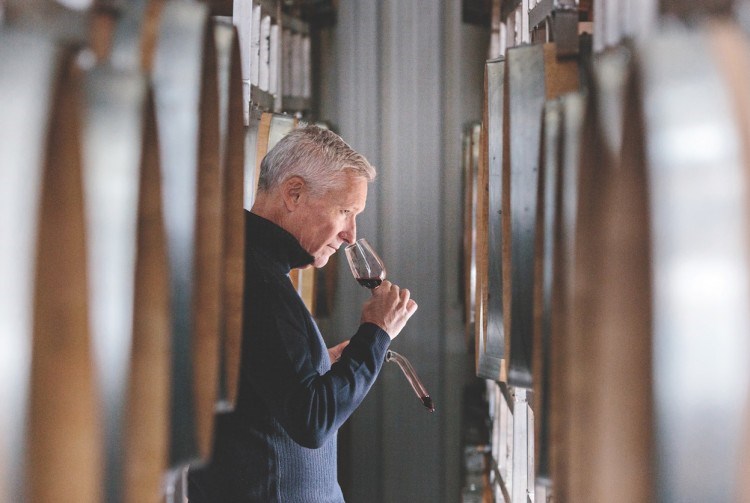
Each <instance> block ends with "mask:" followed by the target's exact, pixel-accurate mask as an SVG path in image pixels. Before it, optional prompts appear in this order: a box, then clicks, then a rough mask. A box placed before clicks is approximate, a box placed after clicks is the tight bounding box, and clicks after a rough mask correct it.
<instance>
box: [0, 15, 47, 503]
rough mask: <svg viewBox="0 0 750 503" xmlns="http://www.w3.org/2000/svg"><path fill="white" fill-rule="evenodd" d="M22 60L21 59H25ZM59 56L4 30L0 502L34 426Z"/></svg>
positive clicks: (17, 489)
mask: <svg viewBox="0 0 750 503" xmlns="http://www.w3.org/2000/svg"><path fill="white" fill-rule="evenodd" d="M19 56H21V57H19ZM59 59H60V55H59V50H58V49H57V47H56V46H55V44H53V43H52V41H51V40H49V39H47V38H45V37H35V36H33V35H31V34H24V33H22V32H17V31H14V30H11V29H8V28H3V29H2V30H0V67H2V68H3V71H2V72H1V73H0V89H2V90H3V98H2V99H0V204H2V211H0V236H1V237H0V239H2V242H3V244H2V246H0V333H1V334H2V337H0V346H2V348H1V349H0V430H2V431H3V435H0V500H2V501H19V500H21V499H22V498H23V497H22V493H23V480H24V473H23V472H22V467H23V466H24V465H25V452H26V451H25V445H24V444H25V441H24V433H25V431H24V424H26V422H27V420H28V393H29V380H30V374H31V369H30V366H31V339H32V329H33V290H34V268H35V259H36V252H35V250H36V248H37V244H36V243H37V240H38V230H39V214H40V213H39V199H40V193H41V187H42V178H43V169H42V167H43V163H44V152H45V149H44V142H45V139H46V135H47V130H48V127H49V110H50V109H51V108H52V103H53V98H54V94H53V90H54V79H55V77H56V75H57V73H58V66H59V64H60V62H59Z"/></svg>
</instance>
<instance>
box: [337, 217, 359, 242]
mask: <svg viewBox="0 0 750 503" xmlns="http://www.w3.org/2000/svg"><path fill="white" fill-rule="evenodd" d="M341 239H343V240H344V241H346V242H347V243H348V244H352V243H353V242H355V241H356V240H357V221H356V220H354V219H352V221H351V223H350V224H349V225H347V226H346V228H345V229H344V231H343V232H342V233H341Z"/></svg>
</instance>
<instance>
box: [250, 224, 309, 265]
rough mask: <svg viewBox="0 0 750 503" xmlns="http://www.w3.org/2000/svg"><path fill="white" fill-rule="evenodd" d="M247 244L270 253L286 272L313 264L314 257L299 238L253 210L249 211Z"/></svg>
mask: <svg viewBox="0 0 750 503" xmlns="http://www.w3.org/2000/svg"><path fill="white" fill-rule="evenodd" d="M247 230H248V234H247V235H248V243H247V246H249V247H253V248H256V249H258V250H261V251H263V252H265V253H266V254H268V256H269V257H270V258H271V259H272V260H274V261H275V262H277V263H278V264H279V265H280V266H281V267H282V268H283V269H284V273H285V274H286V273H289V271H290V270H292V269H296V268H297V267H304V266H306V265H310V264H312V262H313V260H314V257H313V256H312V255H310V254H309V253H307V252H306V251H305V249H304V248H302V246H301V245H300V244H299V241H297V238H295V237H294V236H292V235H291V234H290V233H289V232H287V231H286V230H284V229H282V228H281V227H279V226H278V225H276V224H275V223H273V222H271V221H270V220H267V219H265V218H263V217H261V216H259V215H256V214H255V213H252V212H247Z"/></svg>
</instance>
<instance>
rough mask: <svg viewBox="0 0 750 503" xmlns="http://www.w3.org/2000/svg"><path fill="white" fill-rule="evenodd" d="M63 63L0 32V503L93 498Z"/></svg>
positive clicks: (72, 139) (95, 470)
mask: <svg viewBox="0 0 750 503" xmlns="http://www.w3.org/2000/svg"><path fill="white" fill-rule="evenodd" d="M73 55H74V54H73V52H72V51H67V50H62V49H61V48H59V46H57V45H56V44H55V43H54V42H53V41H52V40H51V39H50V38H48V37H45V36H44V35H41V34H39V33H23V32H18V31H15V30H14V29H12V28H9V27H5V28H3V29H2V31H0V60H1V62H0V66H2V67H3V69H4V70H3V72H2V74H1V75H0V88H2V89H3V98H2V99H1V100H0V107H1V108H2V111H1V112H0V121H1V122H0V124H1V125H0V131H2V132H1V133H0V142H2V144H1V146H0V158H1V159H0V173H1V174H2V183H0V187H1V189H0V190H2V192H3V197H2V201H3V203H2V204H3V211H2V212H0V214H2V217H1V218H2V232H0V234H1V235H2V239H3V241H4V244H3V246H2V247H0V249H1V250H2V252H0V253H2V260H0V263H2V266H0V267H2V270H1V274H0V277H2V280H1V281H0V297H2V301H1V302H0V306H2V307H0V310H2V315H0V323H1V324H2V325H3V327H2V329H0V333H2V338H1V339H0V344H2V346H3V347H2V350H0V355H2V356H0V358H2V364H1V365H0V372H2V379H0V382H1V383H2V384H0V400H1V403H2V405H1V406H0V407H1V408H0V411H2V412H1V414H0V421H2V425H1V426H0V427H2V430H3V435H2V437H1V438H2V445H1V446H0V454H2V455H3V457H2V459H1V460H0V488H1V489H2V491H3V492H2V494H0V497H1V499H3V501H19V500H27V501H55V500H68V501H94V500H97V499H98V498H99V496H100V444H99V417H98V413H97V404H96V401H95V396H96V394H95V391H94V380H93V369H92V366H91V359H90V348H89V332H88V325H87V320H86V316H87V306H86V270H85V248H84V229H83V224H84V222H83V207H82V204H83V203H82V195H81V164H80V141H79V134H80V131H79V128H80V122H79V118H80V117H79V116H80V96H79V94H78V89H79V88H80V75H79V73H78V72H77V71H76V70H75V68H74V65H73V62H72V61H73ZM24 485H25V489H24Z"/></svg>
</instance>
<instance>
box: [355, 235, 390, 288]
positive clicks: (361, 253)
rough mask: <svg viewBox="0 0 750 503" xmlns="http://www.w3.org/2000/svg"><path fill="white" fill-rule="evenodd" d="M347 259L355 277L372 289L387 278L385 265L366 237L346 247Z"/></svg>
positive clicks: (358, 281) (361, 283)
mask: <svg viewBox="0 0 750 503" xmlns="http://www.w3.org/2000/svg"><path fill="white" fill-rule="evenodd" d="M345 252H346V259H347V260H348V261H349V267H350V268H351V270H352V274H353V275H354V279H356V280H357V283H359V284H360V285H362V286H364V287H366V288H369V289H370V290H372V289H374V288H377V287H379V286H380V284H381V283H382V282H383V280H384V279H385V265H384V264H383V261H382V260H381V258H380V257H379V256H378V254H377V253H375V250H373V249H372V246H370V243H368V242H367V240H366V239H358V240H357V241H355V242H354V243H352V244H350V245H349V246H347V247H346V249H345Z"/></svg>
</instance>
